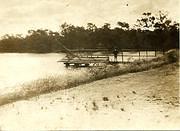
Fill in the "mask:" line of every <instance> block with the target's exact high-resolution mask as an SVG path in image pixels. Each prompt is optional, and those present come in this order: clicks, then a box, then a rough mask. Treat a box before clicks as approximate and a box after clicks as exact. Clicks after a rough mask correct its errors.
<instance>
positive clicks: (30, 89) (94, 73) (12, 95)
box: [0, 50, 179, 105]
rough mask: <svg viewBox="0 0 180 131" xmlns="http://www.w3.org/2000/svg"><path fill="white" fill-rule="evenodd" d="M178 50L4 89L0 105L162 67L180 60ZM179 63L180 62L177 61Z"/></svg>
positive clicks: (74, 71) (0, 97)
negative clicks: (7, 89)
mask: <svg viewBox="0 0 180 131" xmlns="http://www.w3.org/2000/svg"><path fill="white" fill-rule="evenodd" d="M178 56H179V54H178V51H177V50H170V51H168V52H167V53H166V54H165V55H164V56H163V57H159V58H155V59H152V60H149V61H143V60H141V61H135V62H133V63H131V64H127V65H123V66H122V65H106V66H103V67H100V68H89V69H88V70H83V71H82V70H72V71H71V72H70V73H67V74H65V75H63V76H52V77H48V78H44V79H39V80H36V81H33V82H31V83H29V84H23V85H21V86H20V87H16V89H14V91H12V90H11V91H3V92H1V93H0V105H4V104H7V103H10V102H14V101H17V100H22V99H28V98H30V97H33V96H37V95H40V94H43V93H50V92H53V91H57V90H62V89H68V88H72V87H75V86H78V85H81V84H85V83H89V82H92V81H95V80H100V79H104V78H108V77H113V76H117V75H122V74H125V73H132V72H139V71H144V70H148V69H152V68H157V67H161V66H163V65H165V64H170V63H173V62H177V61H178V60H179V57H178ZM177 63H178V62H177Z"/></svg>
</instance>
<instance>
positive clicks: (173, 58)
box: [165, 49, 179, 63]
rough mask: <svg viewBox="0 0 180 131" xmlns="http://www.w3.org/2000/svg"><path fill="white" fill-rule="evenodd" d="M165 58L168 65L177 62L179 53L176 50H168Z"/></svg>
mask: <svg viewBox="0 0 180 131" xmlns="http://www.w3.org/2000/svg"><path fill="white" fill-rule="evenodd" d="M165 57H166V58H167V61H168V62H169V63H174V62H177V61H178V59H179V52H178V51H177V50H176V49H172V50H169V51H168V52H167V53H166V54H165Z"/></svg>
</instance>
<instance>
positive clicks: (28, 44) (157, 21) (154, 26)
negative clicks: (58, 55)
mask: <svg viewBox="0 0 180 131" xmlns="http://www.w3.org/2000/svg"><path fill="white" fill-rule="evenodd" d="M60 27H61V31H60V32H53V31H50V30H42V29H41V30H40V29H39V30H29V31H28V35H27V36H26V37H22V36H21V35H15V36H10V35H5V36H3V37H2V39H1V40H0V52H34V53H49V52H56V51H59V50H61V51H62V50H63V48H62V46H61V45H60V44H59V42H60V43H62V44H63V45H64V46H65V47H67V48H69V49H77V48H78V49H84V48H107V49H112V48H114V47H118V48H119V49H166V50H167V49H171V48H179V24H178V23H176V22H173V21H172V20H170V19H168V17H167V13H164V12H161V11H160V12H159V13H158V15H156V16H154V15H152V14H151V13H150V12H147V13H143V15H142V17H141V19H138V20H137V24H136V25H135V28H130V26H129V24H128V23H126V22H120V21H119V22H117V27H115V28H111V25H110V24H109V23H105V24H104V25H103V26H102V27H97V26H96V25H95V24H93V23H88V24H87V27H82V26H74V25H71V24H67V23H64V24H62V25H61V26H60ZM58 41H59V42H58Z"/></svg>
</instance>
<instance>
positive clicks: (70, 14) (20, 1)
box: [0, 0, 180, 36]
mask: <svg viewBox="0 0 180 131" xmlns="http://www.w3.org/2000/svg"><path fill="white" fill-rule="evenodd" d="M127 4H128V6H127ZM179 8H180V6H179V0H0V36H2V35H4V34H6V33H8V34H17V33H18V34H26V33H27V30H29V29H38V28H42V29H45V28H47V29H50V30H53V31H58V30H59V25H61V24H62V23H64V22H67V23H71V24H74V25H83V26H85V25H86V24H87V23H88V22H92V23H95V24H96V25H97V26H102V25H103V24H104V23H110V24H112V25H115V24H116V22H117V21H121V22H128V23H130V24H132V23H134V24H135V22H136V20H137V18H139V17H140V16H141V14H142V13H143V12H147V11H150V12H158V11H159V10H164V11H168V12H169V17H170V18H172V19H173V20H176V21H178V22H179V20H180V9H179Z"/></svg>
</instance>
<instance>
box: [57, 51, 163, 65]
mask: <svg viewBox="0 0 180 131" xmlns="http://www.w3.org/2000/svg"><path fill="white" fill-rule="evenodd" d="M88 51H89V52H93V51H94V50H92V49H90V50H88V49H86V51H84V50H83V51H82V52H83V53H84V52H86V53H87V52H88ZM102 51H103V50H101V51H100V52H102ZM105 51H106V54H103V55H102V54H101V55H94V54H93V53H92V54H91V55H86V56H85V55H81V56H78V55H77V54H76V53H77V52H78V53H79V52H80V51H79V50H75V51H72V52H73V53H74V52H75V53H74V54H76V55H75V57H73V58H71V59H70V58H68V57H65V58H63V59H61V60H60V61H58V62H63V63H64V64H65V66H66V67H69V66H72V67H88V66H97V65H100V64H102V63H105V64H120V63H122V64H126V63H131V62H133V61H130V60H127V58H134V59H135V60H141V59H150V58H155V57H157V56H158V55H159V54H161V55H163V54H164V52H163V51H162V50H128V49H126V50H120V51H119V53H118V60H117V61H115V59H114V55H113V54H112V52H110V51H109V52H108V50H105Z"/></svg>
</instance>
